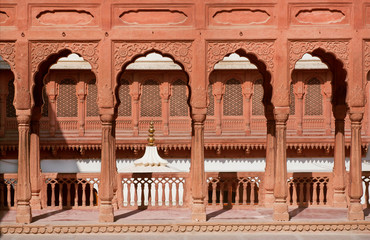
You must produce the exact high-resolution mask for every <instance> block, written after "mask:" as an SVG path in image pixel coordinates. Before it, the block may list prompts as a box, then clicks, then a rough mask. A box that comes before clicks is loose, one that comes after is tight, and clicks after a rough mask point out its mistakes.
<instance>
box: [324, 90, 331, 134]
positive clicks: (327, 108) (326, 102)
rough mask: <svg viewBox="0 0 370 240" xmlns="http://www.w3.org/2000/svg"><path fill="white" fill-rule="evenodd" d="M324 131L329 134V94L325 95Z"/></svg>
mask: <svg viewBox="0 0 370 240" xmlns="http://www.w3.org/2000/svg"><path fill="white" fill-rule="evenodd" d="M325 133H326V135H330V134H331V96H325Z"/></svg>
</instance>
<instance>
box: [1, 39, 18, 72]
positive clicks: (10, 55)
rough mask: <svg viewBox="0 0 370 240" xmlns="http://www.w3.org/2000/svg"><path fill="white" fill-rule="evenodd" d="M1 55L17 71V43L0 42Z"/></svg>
mask: <svg viewBox="0 0 370 240" xmlns="http://www.w3.org/2000/svg"><path fill="white" fill-rule="evenodd" d="M0 56H1V57H2V58H3V59H4V60H5V61H7V62H8V64H9V65H10V68H11V69H12V70H13V72H14V71H15V43H14V42H0Z"/></svg>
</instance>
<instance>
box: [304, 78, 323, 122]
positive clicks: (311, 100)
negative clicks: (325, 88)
mask: <svg viewBox="0 0 370 240" xmlns="http://www.w3.org/2000/svg"><path fill="white" fill-rule="evenodd" d="M322 105H323V102H322V94H321V83H320V81H319V80H318V79H316V78H312V79H310V80H309V81H308V82H307V94H306V98H305V115H309V116H312V115H316V116H317V115H322Z"/></svg>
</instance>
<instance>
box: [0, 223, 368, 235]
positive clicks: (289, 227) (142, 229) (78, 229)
mask: <svg viewBox="0 0 370 240" xmlns="http://www.w3.org/2000/svg"><path fill="white" fill-rule="evenodd" d="M0 230H1V233H2V234H94V233H108V234H109V233H115V234H117V233H186V232H192V233H197V232H198V233H199V232H203V233H211V232H220V233H222V232H239V233H243V232H245V233H246V232H311V233H312V232H346V233H353V232H357V233H360V232H363V233H367V232H369V231H370V222H368V221H361V222H342V223H341V222H316V223H315V222H300V223H291V222H287V223H240V222H239V223H219V222H218V223H172V224H125V225H122V224H114V225H112V224H78V225H77V226H76V225H73V224H70V225H49V224H48V225H2V226H1V227H0Z"/></svg>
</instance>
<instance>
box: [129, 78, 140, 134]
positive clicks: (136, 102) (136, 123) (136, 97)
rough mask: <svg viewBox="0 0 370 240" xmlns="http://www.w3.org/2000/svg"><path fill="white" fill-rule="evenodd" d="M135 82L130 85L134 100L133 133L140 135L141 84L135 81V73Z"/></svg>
mask: <svg viewBox="0 0 370 240" xmlns="http://www.w3.org/2000/svg"><path fill="white" fill-rule="evenodd" d="M133 81H134V82H133V83H132V84H131V86H130V95H131V101H132V128H133V135H134V136H139V116H140V112H139V100H140V85H139V83H138V82H137V81H135V74H134V75H133Z"/></svg>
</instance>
